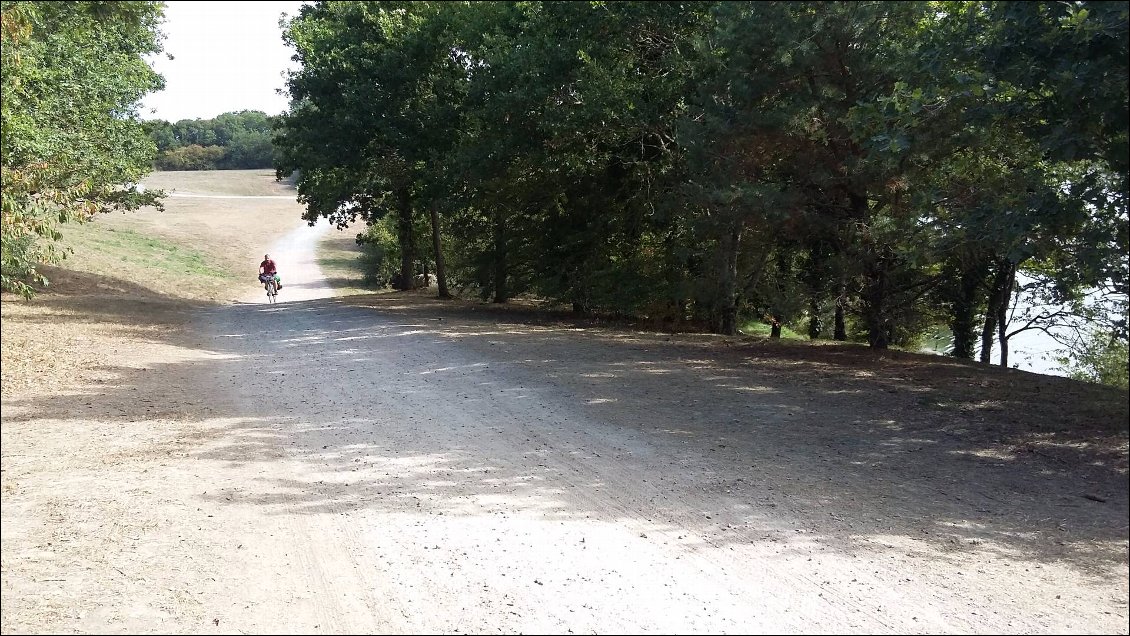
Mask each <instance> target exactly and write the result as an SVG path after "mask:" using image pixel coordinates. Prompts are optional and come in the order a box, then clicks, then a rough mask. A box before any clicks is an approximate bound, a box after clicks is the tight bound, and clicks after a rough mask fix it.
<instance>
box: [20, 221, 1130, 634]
mask: <svg viewBox="0 0 1130 636" xmlns="http://www.w3.org/2000/svg"><path fill="white" fill-rule="evenodd" d="M316 235H317V230H311V229H310V228H301V229H299V230H295V231H294V232H292V233H291V234H288V235H287V236H286V237H285V238H284V239H283V240H282V241H281V242H280V244H278V245H276V246H274V247H273V248H272V256H274V257H276V259H278V260H279V261H280V263H281V264H282V263H285V265H282V267H283V276H284V283H285V285H286V286H285V288H284V294H285V295H284V296H283V301H284V302H282V303H280V304H278V305H274V306H268V305H266V304H264V303H263V302H262V300H263V299H262V298H260V295H259V294H252V293H251V292H249V295H248V298H247V301H248V302H247V303H245V304H235V305H229V306H219V307H216V308H213V309H207V310H202V311H200V312H198V313H196V314H193V315H192V316H191V320H190V323H189V327H188V329H187V330H186V331H185V332H184V334H183V335H182V336H177V337H176V338H175V339H174V340H173V341H163V340H161V339H160V338H157V337H153V338H151V339H150V340H149V341H148V344H147V345H146V346H145V347H141V348H139V349H137V350H135V351H131V352H129V359H130V360H131V365H132V366H126V365H118V366H116V367H115V369H116V371H115V374H114V376H113V377H112V378H110V379H108V380H107V381H106V382H105V383H104V384H103V385H101V386H100V387H99V388H98V389H97V392H96V393H95V392H94V390H91V391H88V392H74V393H71V394H67V395H61V396H60V395H56V396H53V397H50V398H47V397H41V398H24V399H21V398H10V399H6V400H5V402H4V429H3V431H4V438H3V448H4V455H3V457H4V459H3V462H4V480H5V485H4V506H3V524H4V531H3V555H4V563H3V621H2V622H3V631H4V632H5V633H15V632H38V631H80V632H84V631H96V632H195V633H210V632H216V633H248V632H257V633H268V632H269V633H280V632H285V633H311V632H331V633H332V632H338V633H340V632H397V633H435V632H445V633H463V632H471V633H486V632H503V633H518V632H523V633H528V632H533V633H547V632H552V633H589V632H592V633H596V632H599V633H607V632H616V633H665V634H666V633H673V632H674V633H684V632H711V633H782V632H786V633H788V632H822V633H843V632H853V633H896V632H897V633H906V632H915V633H936V632H951V633H952V632H994V633H1068V632H1071V633H1079V632H1109V633H1127V595H1128V584H1127V532H1128V531H1127V484H1126V471H1125V449H1124V448H1123V449H1122V450H1121V451H1119V452H1117V453H1115V454H1114V455H1110V456H1107V455H1102V454H1101V453H1098V452H1097V451H1096V452H1095V453H1094V456H1093V457H1091V458H1090V461H1088V462H1083V461H1079V460H1078V458H1077V457H1072V458H1070V460H1071V461H1068V460H1067V459H1064V458H1063V457H1060V456H1055V455H1053V454H1050V451H1049V452H1033V453H1029V454H1026V455H1015V454H1010V453H1008V452H1005V447H1004V445H1003V440H1002V439H996V438H989V439H986V438H985V437H984V436H979V435H978V434H977V432H976V430H974V429H976V428H977V426H978V425H979V424H978V419H977V418H980V424H981V425H983V424H984V422H985V417H986V414H987V415H988V417H989V418H994V417H996V418H1003V415H1002V414H1001V413H1000V412H999V411H997V410H993V409H987V410H985V411H984V412H979V413H976V414H974V415H971V416H969V417H966V416H965V415H956V414H952V413H948V412H944V411H940V412H937V413H935V414H934V415H932V416H931V417H929V418H926V419H923V418H922V416H921V415H920V412H921V411H922V410H923V407H922V406H921V404H922V401H921V398H922V395H921V394H916V393H915V392H914V391H912V390H908V389H901V388H897V389H889V388H887V387H886V385H884V384H882V383H881V382H879V381H878V380H877V379H876V378H874V377H870V375H869V374H870V372H868V371H858V372H857V371H854V370H852V369H840V368H834V367H833V366H829V367H828V368H826V369H824V370H823V371H822V372H821V373H819V374H817V373H813V374H807V375H806V374H803V373H796V372H795V370H794V371H793V372H791V373H789V372H788V370H787V368H786V367H787V366H788V364H789V363H788V362H787V361H786V362H780V361H777V362H773V363H769V362H758V361H756V360H751V359H750V358H749V357H748V355H746V354H743V353H741V352H737V351H735V352H732V353H727V352H726V351H724V350H719V349H718V348H717V347H715V346H714V345H709V346H707V345H704V344H703V341H702V340H701V339H695V338H693V337H687V338H675V339H674V341H669V340H671V338H668V337H666V336H661V335H647V334H633V333H630V332H605V331H600V330H584V329H570V328H563V327H560V326H535V325H530V324H517V323H510V322H507V321H505V320H501V321H500V320H499V319H497V318H491V317H489V316H487V315H475V314H473V313H466V312H459V311H454V310H448V309H444V308H442V307H439V308H437V307H433V306H432V305H430V304H429V303H426V302H418V301H417V300H415V299H414V297H411V296H388V297H384V298H382V299H380V300H379V302H377V301H374V302H369V301H362V300H352V301H351V300H349V299H334V298H329V297H328V296H329V292H328V290H327V289H326V288H325V287H324V286H323V284H322V282H321V280H320V275H319V274H318V272H317V271H316V265H315V264H314V261H313V257H312V255H311V254H310V249H311V247H312V245H313V240H314V239H313V238H311V237H315V236H316ZM264 334H269V335H266V336H265V335H264ZM108 364H109V362H108ZM892 386H893V385H892ZM1039 448H1042V447H1039ZM1039 448H1037V450H1039ZM1060 450H1061V451H1062V449H1060ZM1064 452H1066V451H1064ZM1079 452H1080V453H1086V452H1090V451H1088V450H1087V449H1086V448H1081V449H1079ZM1085 495H1091V496H1092V497H1097V498H1100V499H1102V500H1103V501H1101V502H1100V501H1097V500H1095V499H1088V498H1086V497H1085Z"/></svg>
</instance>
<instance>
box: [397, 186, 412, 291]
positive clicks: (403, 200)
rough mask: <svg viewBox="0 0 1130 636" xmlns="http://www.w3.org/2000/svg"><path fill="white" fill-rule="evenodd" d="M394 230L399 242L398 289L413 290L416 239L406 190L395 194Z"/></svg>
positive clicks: (410, 203) (410, 200)
mask: <svg viewBox="0 0 1130 636" xmlns="http://www.w3.org/2000/svg"><path fill="white" fill-rule="evenodd" d="M396 195H397V196H396V229H397V239H398V240H399V241H400V288H401V289H413V288H414V287H415V277H414V276H413V274H415V272H414V271H413V267H412V266H413V265H414V264H415V262H416V237H415V236H414V235H413V231H412V197H411V194H410V193H409V191H408V189H407V188H402V189H400V190H398V191H397V193H396Z"/></svg>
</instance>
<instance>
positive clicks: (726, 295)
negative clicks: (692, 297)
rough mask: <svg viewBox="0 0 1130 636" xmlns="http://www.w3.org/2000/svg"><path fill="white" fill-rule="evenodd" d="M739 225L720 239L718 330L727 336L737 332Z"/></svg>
mask: <svg viewBox="0 0 1130 636" xmlns="http://www.w3.org/2000/svg"><path fill="white" fill-rule="evenodd" d="M741 240H742V230H741V227H740V226H739V225H738V224H737V223H734V224H733V225H732V226H731V227H730V229H729V231H728V232H727V233H726V236H725V237H724V239H723V241H722V250H723V252H722V257H723V262H722V290H721V291H722V298H721V301H722V302H721V305H722V306H721V316H720V317H719V318H720V321H719V325H718V327H719V329H718V332H719V333H722V334H725V335H727V336H733V335H736V334H737V333H738V247H739V245H740V243H741Z"/></svg>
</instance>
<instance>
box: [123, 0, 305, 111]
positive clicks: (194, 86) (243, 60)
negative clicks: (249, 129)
mask: <svg viewBox="0 0 1130 636" xmlns="http://www.w3.org/2000/svg"><path fill="white" fill-rule="evenodd" d="M302 4H303V3H302V2H301V1H292V2H265V1H260V2H167V3H166V7H165V23H164V25H163V26H162V27H161V31H162V32H164V33H165V35H166V36H167V37H166V38H165V53H162V54H161V55H160V56H159V57H157V58H154V59H151V60H150V65H151V66H152V67H153V69H154V70H155V71H157V72H158V73H160V74H161V75H164V76H165V90H163V91H161V92H159V93H150V94H149V95H146V96H145V99H143V100H142V102H141V108H140V110H139V112H140V115H141V118H142V119H164V120H166V121H170V122H176V121H179V120H181V119H211V118H213V117H215V116H217V115H220V114H223V113H226V112H229V111H238V110H261V111H263V112H265V113H267V114H268V115H277V114H279V113H281V112H283V111H284V110H286V107H287V98H286V97H285V96H284V95H279V94H278V93H277V92H276V91H277V90H278V89H281V88H283V71H284V70H286V69H290V68H293V67H294V62H292V61H291V60H290V56H291V55H292V54H293V51H292V50H291V49H289V48H288V47H287V46H286V45H285V44H283V41H282V30H281V29H280V28H279V24H278V23H279V16H280V15H281V14H282V13H286V14H287V15H288V16H294V15H296V14H297V13H298V8H299V7H301V6H302ZM166 54H170V55H172V56H173V57H174V59H173V60H169V59H168V58H167V57H166Z"/></svg>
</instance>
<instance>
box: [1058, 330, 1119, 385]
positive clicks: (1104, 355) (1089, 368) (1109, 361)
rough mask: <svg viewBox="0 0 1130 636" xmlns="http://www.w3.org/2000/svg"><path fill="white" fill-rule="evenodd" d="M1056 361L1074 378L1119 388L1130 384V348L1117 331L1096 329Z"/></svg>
mask: <svg viewBox="0 0 1130 636" xmlns="http://www.w3.org/2000/svg"><path fill="white" fill-rule="evenodd" d="M1059 362H1060V364H1062V365H1063V366H1064V367H1066V368H1068V369H1069V371H1070V373H1069V375H1070V376H1071V377H1073V378H1075V379H1076V380H1083V381H1085V382H1094V383H1096V384H1107V385H1110V386H1113V387H1117V388H1120V389H1126V388H1128V387H1130V348H1128V346H1127V342H1126V340H1125V339H1124V338H1120V337H1119V336H1118V335H1117V334H1112V333H1106V332H1103V331H1101V330H1096V331H1094V332H1092V333H1091V334H1090V336H1089V337H1088V338H1087V339H1086V340H1085V341H1084V342H1083V343H1082V345H1081V346H1080V347H1079V348H1077V349H1074V350H1072V351H1071V352H1069V353H1068V355H1067V356H1065V357H1062V358H1060V359H1059Z"/></svg>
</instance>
